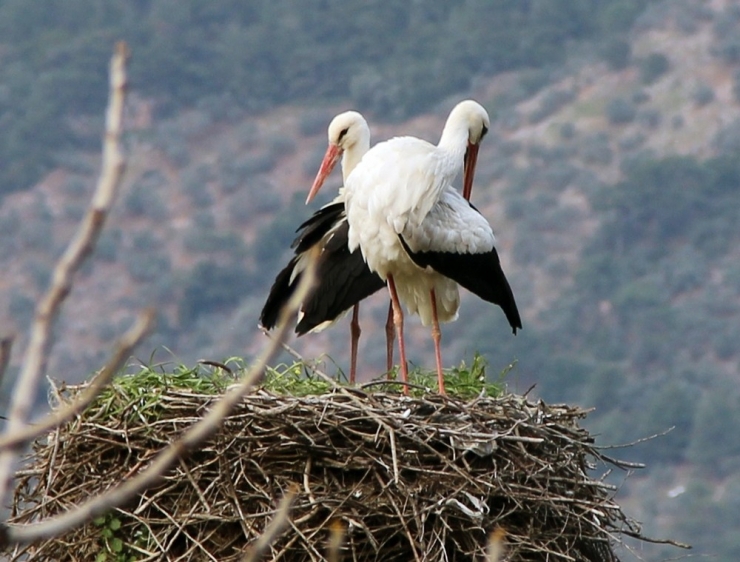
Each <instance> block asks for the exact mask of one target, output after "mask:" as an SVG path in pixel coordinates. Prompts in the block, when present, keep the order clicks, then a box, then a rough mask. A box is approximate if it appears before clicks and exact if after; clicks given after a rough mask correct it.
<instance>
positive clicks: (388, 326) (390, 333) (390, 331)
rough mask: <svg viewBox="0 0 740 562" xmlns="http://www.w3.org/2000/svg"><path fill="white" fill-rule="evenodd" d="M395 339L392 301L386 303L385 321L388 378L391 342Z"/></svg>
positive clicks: (391, 352)
mask: <svg viewBox="0 0 740 562" xmlns="http://www.w3.org/2000/svg"><path fill="white" fill-rule="evenodd" d="M395 339H396V329H395V327H394V325H393V301H390V302H389V303H388V320H386V321H385V352H386V353H385V356H386V372H387V373H388V376H389V377H390V376H391V375H390V373H391V369H392V368H393V342H394V340H395Z"/></svg>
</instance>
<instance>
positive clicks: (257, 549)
mask: <svg viewBox="0 0 740 562" xmlns="http://www.w3.org/2000/svg"><path fill="white" fill-rule="evenodd" d="M297 493H298V489H297V487H292V488H291V489H290V490H288V492H287V493H286V494H285V495H284V496H283V499H281V500H280V503H279V504H278V508H277V511H276V512H275V516H274V517H273V518H272V521H270V523H269V524H268V525H267V526H266V527H265V530H264V531H263V532H262V534H261V535H260V536H259V538H258V539H257V540H256V541H255V543H254V544H253V545H252V546H251V548H250V549H249V551H248V552H247V553H246V554H245V555H244V557H243V558H242V562H257V561H258V560H259V559H260V558H262V555H263V554H264V553H265V551H266V550H267V549H268V548H269V547H270V545H271V544H272V543H273V542H275V539H277V538H278V537H279V536H280V534H281V533H282V532H283V530H284V529H285V527H287V526H288V521H289V518H290V517H289V516H290V509H291V507H293V500H294V499H295V497H296V494H297Z"/></svg>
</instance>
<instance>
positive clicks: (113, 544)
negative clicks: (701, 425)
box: [110, 538, 123, 552]
mask: <svg viewBox="0 0 740 562" xmlns="http://www.w3.org/2000/svg"><path fill="white" fill-rule="evenodd" d="M110 549H111V550H112V551H113V552H121V551H122V550H123V541H122V540H121V539H118V538H115V539H113V540H112V541H110Z"/></svg>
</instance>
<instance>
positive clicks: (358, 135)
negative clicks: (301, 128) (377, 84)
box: [306, 111, 370, 203]
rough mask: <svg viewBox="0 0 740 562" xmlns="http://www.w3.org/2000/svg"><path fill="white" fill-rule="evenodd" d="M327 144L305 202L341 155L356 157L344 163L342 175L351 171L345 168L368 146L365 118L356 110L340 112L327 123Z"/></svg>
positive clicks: (314, 193)
mask: <svg viewBox="0 0 740 562" xmlns="http://www.w3.org/2000/svg"><path fill="white" fill-rule="evenodd" d="M328 137H329V146H328V148H327V149H326V154H324V159H323V160H322V161H321V166H320V167H319V172H318V174H316V179H315V180H314V182H313V185H312V186H311V190H310V191H309V192H308V197H307V198H306V203H309V202H310V201H311V199H313V198H314V197H315V196H316V194H317V193H318V192H319V189H321V186H322V185H323V184H324V181H326V178H327V177H328V176H329V174H330V173H331V171H332V170H333V169H334V166H336V165H337V162H338V161H339V159H340V158H341V157H342V155H347V154H350V153H351V154H353V155H356V156H357V158H356V159H353V161H352V162H351V163H350V166H347V165H346V164H344V170H343V175H344V176H345V177H346V176H348V175H349V173H350V172H351V171H352V170H351V169H347V168H349V167H351V168H354V166H355V165H356V164H357V162H358V161H359V159H360V158H362V155H363V154H365V152H367V150H368V148H369V147H370V128H369V127H368V126H367V121H365V118H364V117H363V116H362V115H360V114H359V113H357V112H356V111H345V112H344V113H340V114H339V115H337V116H336V117H335V118H334V119H332V120H331V123H329V130H328Z"/></svg>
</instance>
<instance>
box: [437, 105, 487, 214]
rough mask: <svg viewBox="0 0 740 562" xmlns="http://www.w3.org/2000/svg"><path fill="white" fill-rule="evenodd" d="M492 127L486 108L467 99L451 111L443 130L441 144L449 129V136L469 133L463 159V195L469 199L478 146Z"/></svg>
mask: <svg viewBox="0 0 740 562" xmlns="http://www.w3.org/2000/svg"><path fill="white" fill-rule="evenodd" d="M490 128H491V120H490V118H489V117H488V112H487V111H486V110H485V108H484V107H483V106H482V105H481V104H479V103H478V102H476V101H473V100H465V101H461V102H460V103H458V104H457V105H456V106H455V108H454V109H453V110H452V111H451V112H450V116H449V117H448V118H447V123H446V124H445V130H444V131H443V132H442V140H440V144H442V143H443V142H444V140H445V133H447V131H448V130H449V138H451V137H453V136H455V135H456V133H457V134H464V133H467V137H468V139H467V140H468V142H467V148H466V150H465V158H464V159H463V197H465V199H468V200H469V199H470V193H471V191H472V190H473V176H474V175H475V164H476V162H477V160H478V148H479V147H480V142H481V141H482V140H483V137H485V136H486V133H487V132H488V129H490ZM458 138H459V137H458ZM460 140H462V139H460ZM453 142H454V141H453Z"/></svg>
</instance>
